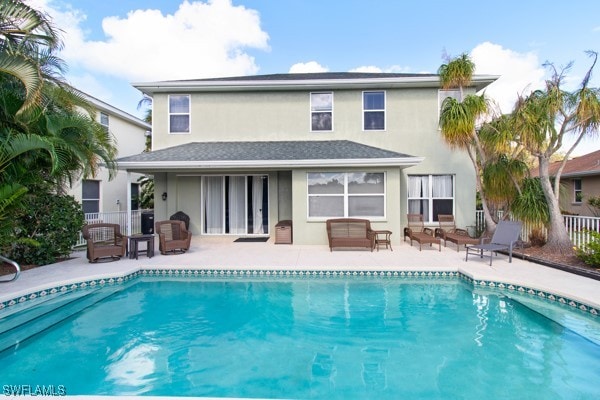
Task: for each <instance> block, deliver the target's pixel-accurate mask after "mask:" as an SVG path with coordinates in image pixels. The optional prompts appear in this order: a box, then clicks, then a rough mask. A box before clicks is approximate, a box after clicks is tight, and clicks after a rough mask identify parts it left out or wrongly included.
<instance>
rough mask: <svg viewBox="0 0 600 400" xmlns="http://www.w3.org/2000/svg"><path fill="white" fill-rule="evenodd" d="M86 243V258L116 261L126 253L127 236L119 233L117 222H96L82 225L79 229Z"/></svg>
mask: <svg viewBox="0 0 600 400" xmlns="http://www.w3.org/2000/svg"><path fill="white" fill-rule="evenodd" d="M81 233H82V235H83V238H84V239H85V241H86V244H87V258H88V260H89V261H90V262H91V263H95V262H97V261H99V260H105V261H108V260H110V261H116V260H119V259H121V257H123V256H124V255H125V254H126V253H127V236H125V235H122V234H121V227H120V226H119V224H108V223H97V224H88V225H84V227H83V228H82V230H81Z"/></svg>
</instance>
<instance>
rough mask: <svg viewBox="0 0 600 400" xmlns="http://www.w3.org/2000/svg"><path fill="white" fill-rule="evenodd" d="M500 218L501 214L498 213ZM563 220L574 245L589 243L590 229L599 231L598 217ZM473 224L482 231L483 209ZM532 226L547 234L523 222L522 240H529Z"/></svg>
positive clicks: (571, 217)
mask: <svg viewBox="0 0 600 400" xmlns="http://www.w3.org/2000/svg"><path fill="white" fill-rule="evenodd" d="M498 217H499V218H502V214H499V215H498ZM563 220H564V222H565V229H566V230H567V233H568V234H569V237H570V238H571V241H572V242H573V245H574V246H577V247H581V245H583V244H586V243H589V241H590V234H589V232H590V231H593V232H599V233H600V217H583V216H579V215H563ZM475 224H476V229H477V231H478V232H481V231H483V229H484V227H485V219H484V217H483V211H482V210H477V211H476V214H475ZM534 228H538V229H541V230H542V232H543V233H544V234H547V232H546V228H545V227H534V226H531V225H530V224H523V231H522V232H521V238H523V240H525V241H528V240H529V234H530V233H531V231H532V230H533V229H534Z"/></svg>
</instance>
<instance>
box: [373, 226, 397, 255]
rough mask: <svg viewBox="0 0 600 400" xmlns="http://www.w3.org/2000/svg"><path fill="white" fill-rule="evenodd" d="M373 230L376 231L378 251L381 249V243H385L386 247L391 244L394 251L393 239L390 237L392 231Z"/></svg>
mask: <svg viewBox="0 0 600 400" xmlns="http://www.w3.org/2000/svg"><path fill="white" fill-rule="evenodd" d="M373 232H374V233H375V247H377V251H379V245H385V248H386V249H387V248H388V246H389V247H390V250H391V251H394V249H392V241H391V239H390V236H392V232H391V231H373Z"/></svg>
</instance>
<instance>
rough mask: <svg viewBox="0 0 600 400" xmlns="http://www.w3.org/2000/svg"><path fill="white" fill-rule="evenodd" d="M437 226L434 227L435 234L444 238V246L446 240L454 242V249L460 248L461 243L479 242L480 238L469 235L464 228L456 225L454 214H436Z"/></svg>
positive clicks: (446, 242)
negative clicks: (438, 225)
mask: <svg viewBox="0 0 600 400" xmlns="http://www.w3.org/2000/svg"><path fill="white" fill-rule="evenodd" d="M438 222H439V224H440V227H439V228H436V229H435V236H436V237H439V238H442V239H444V247H446V245H447V244H448V242H452V243H454V244H456V251H457V252H458V251H459V250H460V246H461V245H463V244H464V245H465V246H466V245H468V244H479V242H480V239H478V238H474V237H471V236H470V235H469V232H467V230H466V229H460V228H457V227H456V224H455V222H454V215H451V214H438Z"/></svg>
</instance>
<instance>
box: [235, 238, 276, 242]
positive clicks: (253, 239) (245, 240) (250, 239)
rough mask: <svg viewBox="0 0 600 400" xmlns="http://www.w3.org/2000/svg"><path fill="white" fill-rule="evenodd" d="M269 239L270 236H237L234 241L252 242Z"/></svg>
mask: <svg viewBox="0 0 600 400" xmlns="http://www.w3.org/2000/svg"><path fill="white" fill-rule="evenodd" d="M267 240H269V238H268V237H251V238H237V239H235V240H234V242H238V243H251V242H266V241H267Z"/></svg>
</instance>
